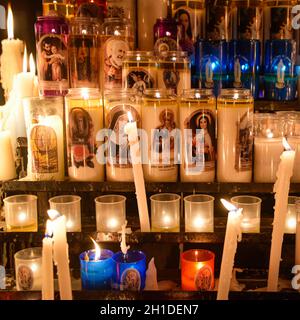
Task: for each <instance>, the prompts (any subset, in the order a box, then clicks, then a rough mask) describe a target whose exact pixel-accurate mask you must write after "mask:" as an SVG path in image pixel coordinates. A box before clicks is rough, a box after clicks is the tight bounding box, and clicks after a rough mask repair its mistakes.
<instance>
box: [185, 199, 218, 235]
mask: <svg viewBox="0 0 300 320" xmlns="http://www.w3.org/2000/svg"><path fill="white" fill-rule="evenodd" d="M214 200H215V198H214V197H212V196H208V195H205V194H194V195H191V196H187V197H185V198H184V210H185V232H214Z"/></svg>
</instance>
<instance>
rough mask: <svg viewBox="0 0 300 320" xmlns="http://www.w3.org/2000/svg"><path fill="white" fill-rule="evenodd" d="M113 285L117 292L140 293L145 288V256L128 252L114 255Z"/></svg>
mask: <svg viewBox="0 0 300 320" xmlns="http://www.w3.org/2000/svg"><path fill="white" fill-rule="evenodd" d="M112 260H113V262H114V273H113V280H112V282H113V284H112V287H113V288H114V289H118V290H121V291H123V290H128V291H140V290H143V289H144V288H145V282H146V256H145V254H144V253H143V252H141V251H128V252H127V254H126V255H124V254H123V253H122V252H118V253H116V254H114V256H113V258H112Z"/></svg>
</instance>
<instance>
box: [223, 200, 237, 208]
mask: <svg viewBox="0 0 300 320" xmlns="http://www.w3.org/2000/svg"><path fill="white" fill-rule="evenodd" d="M221 202H222V204H223V206H224V207H225V208H226V209H227V210H228V211H237V208H236V207H235V206H234V205H233V204H232V203H230V202H228V201H226V200H225V199H221Z"/></svg>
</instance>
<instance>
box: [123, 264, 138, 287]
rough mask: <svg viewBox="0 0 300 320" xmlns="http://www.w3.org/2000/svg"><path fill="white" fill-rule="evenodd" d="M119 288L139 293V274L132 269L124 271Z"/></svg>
mask: <svg viewBox="0 0 300 320" xmlns="http://www.w3.org/2000/svg"><path fill="white" fill-rule="evenodd" d="M121 287H122V289H123V290H128V291H139V290H140V287H141V276H140V274H139V272H138V271H137V270H135V269H133V268H130V269H127V270H125V271H124V272H123V274H122V277H121Z"/></svg>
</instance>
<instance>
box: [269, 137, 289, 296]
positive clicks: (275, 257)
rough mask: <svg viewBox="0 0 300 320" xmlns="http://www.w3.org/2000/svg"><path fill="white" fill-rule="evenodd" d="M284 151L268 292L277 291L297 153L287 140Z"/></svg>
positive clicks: (274, 222) (275, 189)
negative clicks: (291, 181)
mask: <svg viewBox="0 0 300 320" xmlns="http://www.w3.org/2000/svg"><path fill="white" fill-rule="evenodd" d="M283 145H284V148H285V149H286V151H284V152H283V153H282V155H281V157H280V160H281V161H280V164H279V167H278V171H277V180H276V183H275V185H274V192H275V212H274V221H273V233H272V245H271V253H270V262H269V276H268V291H277V289H278V277H279V267H280V261H281V250H282V242H283V235H284V228H285V221H286V216H287V207H288V196H289V190H290V180H291V177H292V175H293V170H294V161H295V151H293V150H291V148H290V146H289V145H288V143H287V141H286V139H285V138H284V139H283Z"/></svg>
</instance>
